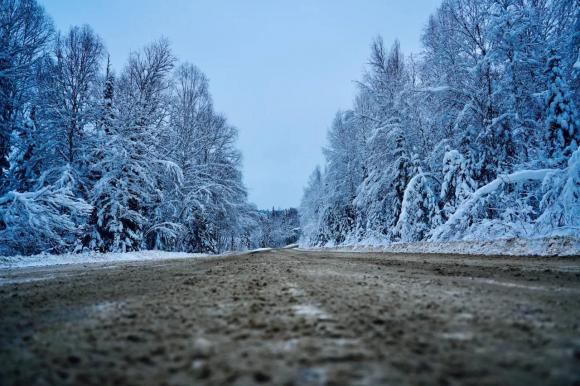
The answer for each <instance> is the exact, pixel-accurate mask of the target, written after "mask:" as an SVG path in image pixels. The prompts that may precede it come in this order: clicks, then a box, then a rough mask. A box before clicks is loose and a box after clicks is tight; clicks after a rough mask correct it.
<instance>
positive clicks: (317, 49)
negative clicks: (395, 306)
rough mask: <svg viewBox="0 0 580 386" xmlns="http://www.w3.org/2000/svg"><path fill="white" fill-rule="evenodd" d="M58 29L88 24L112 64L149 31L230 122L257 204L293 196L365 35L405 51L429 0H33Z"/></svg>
mask: <svg viewBox="0 0 580 386" xmlns="http://www.w3.org/2000/svg"><path fill="white" fill-rule="evenodd" d="M41 3H42V4H43V5H44V6H45V8H46V10H47V12H48V13H49V14H50V15H51V16H52V18H53V19H54V22H55V24H56V26H57V28H59V29H67V28H68V27H69V26H71V25H75V24H85V23H86V24H90V25H91V26H92V27H93V28H94V29H95V31H96V32H97V33H98V34H99V35H100V36H101V37H102V38H103V40H104V42H105V44H106V46H107V49H108V51H109V52H110V54H111V60H112V62H113V65H114V67H115V68H116V69H120V68H121V67H122V66H123V64H124V63H125V61H126V59H127V57H128V54H129V52H130V51H132V50H137V49H139V48H141V47H142V46H144V45H145V44H147V43H149V42H151V41H153V40H155V39H158V38H159V37H160V36H165V37H167V38H169V40H170V41H171V43H172V48H173V51H174V53H175V55H176V56H177V57H178V58H179V59H180V60H181V61H189V62H192V63H194V64H196V65H197V66H198V67H200V68H201V70H202V71H204V72H205V73H206V74H207V75H208V77H209V78H210V90H211V93H212V95H213V98H214V102H215V106H216V109H217V110H218V111H220V112H222V113H224V114H225V115H226V116H227V117H228V120H229V121H230V123H231V124H233V125H235V126H236V127H237V128H238V129H239V133H240V135H239V148H240V149H241V151H242V153H243V156H244V168H243V171H244V181H245V184H246V186H247V188H248V192H249V199H250V201H252V202H254V203H256V204H257V205H258V207H260V208H269V207H272V206H276V207H289V206H297V205H298V204H299V202H300V197H301V195H302V191H303V187H304V185H305V183H306V181H307V179H308V175H309V174H310V172H311V171H312V170H313V168H314V167H315V166H316V165H317V164H320V165H322V163H323V158H322V153H321V147H322V146H323V145H324V144H325V142H326V130H327V128H328V126H329V124H330V122H331V121H332V118H333V116H334V114H335V112H336V111H337V110H338V109H346V108H349V107H350V104H351V100H352V98H353V96H354V93H355V86H354V84H353V81H354V80H357V79H359V78H360V76H361V74H362V71H363V68H364V63H365V62H366V60H367V57H368V53H369V44H370V42H371V40H372V39H373V37H374V36H376V35H377V34H380V35H382V36H383V38H384V40H385V43H387V45H389V46H390V44H391V43H392V41H393V40H394V39H395V38H399V40H400V41H401V46H402V48H403V50H404V51H405V52H406V53H409V52H417V51H418V50H419V49H420V35H421V31H422V29H423V26H424V25H425V23H426V21H427V18H428V16H429V14H431V13H432V12H433V11H434V10H435V8H436V7H437V5H438V4H439V3H440V0H358V1H357V0H319V1H314V0H312V1H307V0H300V1H289V0H280V1H275V0H271V1H266V0H263V1H259V0H239V1H234V0H229V1H226V0H203V1H201V0H200V1H197V0H133V1H129V0H41Z"/></svg>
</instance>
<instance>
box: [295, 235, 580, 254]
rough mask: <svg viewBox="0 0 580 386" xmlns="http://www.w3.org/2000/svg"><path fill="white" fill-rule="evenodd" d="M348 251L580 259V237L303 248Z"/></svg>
mask: <svg viewBox="0 0 580 386" xmlns="http://www.w3.org/2000/svg"><path fill="white" fill-rule="evenodd" d="M301 249H304V250H332V251H348V252H391V253H433V254H436V253H449V254H459V255H487V256H494V255H496V256H497V255H505V256H580V238H575V237H547V238H536V239H523V238H511V239H500V240H485V241H441V242H439V241H437V242H435V241H420V242H414V243H390V244H385V245H364V244H356V245H350V246H341V247H320V248H301Z"/></svg>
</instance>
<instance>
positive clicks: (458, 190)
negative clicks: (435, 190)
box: [439, 149, 475, 219]
mask: <svg viewBox="0 0 580 386" xmlns="http://www.w3.org/2000/svg"><path fill="white" fill-rule="evenodd" d="M474 190H475V182H474V181H473V179H472V178H471V173H470V171H469V167H468V162H467V160H466V159H465V158H464V157H463V156H462V155H461V153H459V152H458V151H457V150H451V149H447V152H446V153H445V156H444V158H443V182H442V183H441V194H440V196H439V197H440V199H441V204H442V205H443V210H442V214H443V218H444V219H448V218H449V217H450V216H451V215H452V214H453V213H454V212H455V209H456V208H457V206H458V205H459V204H461V202H462V201H464V200H466V199H467V198H469V196H470V194H471V193H472V192H473V191H474Z"/></svg>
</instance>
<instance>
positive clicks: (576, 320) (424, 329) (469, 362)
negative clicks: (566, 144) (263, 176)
mask: <svg viewBox="0 0 580 386" xmlns="http://www.w3.org/2000/svg"><path fill="white" fill-rule="evenodd" d="M0 279H1V280H0V313H1V314H0V384H1V385H26V386H33V385H61V384H76V385H100V386H102V385H254V384H257V385H260V384H264V385H296V386H298V385H421V384H438V385H439V384H440V385H460V384H461V385H462V384H465V385H471V384H473V385H498V384H502V385H578V384H580V258H578V257H576V258H529V257H528V258H505V257H495V258H494V257H462V256H450V255H397V254H377V253H369V254H352V253H338V252H304V251H298V250H275V251H262V252H256V253H251V254H245V255H240V256H228V257H218V258H211V259H209V258H208V259H184V260H171V261H167V260H165V261H158V262H140V263H118V264H106V265H104V264H101V265H99V264H92V265H76V266H61V267H56V268H55V267H51V268H34V269H21V270H13V271H0Z"/></svg>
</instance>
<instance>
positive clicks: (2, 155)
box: [0, 0, 53, 194]
mask: <svg viewBox="0 0 580 386" xmlns="http://www.w3.org/2000/svg"><path fill="white" fill-rule="evenodd" d="M52 32H53V30H52V23H51V21H50V19H49V18H48V16H47V15H46V14H45V12H44V9H43V8H42V7H41V6H40V5H38V4H37V2H36V1H34V0H3V1H2V2H0V194H2V193H3V191H4V189H9V187H7V182H6V181H5V179H4V173H5V171H7V170H8V169H9V167H10V163H9V161H8V158H9V154H10V152H11V149H12V146H13V145H15V144H13V142H12V138H13V137H14V132H15V131H17V130H19V129H21V125H22V123H23V122H26V121H27V119H28V116H29V115H30V113H31V112H30V103H29V102H30V99H31V98H32V94H33V93H34V92H35V82H34V80H35V68H36V66H37V64H38V62H39V61H40V60H41V59H42V57H43V56H44V54H45V49H46V46H47V45H48V43H49V41H50V39H51V37H52ZM23 131H24V132H26V131H27V129H26V128H24V130H23ZM16 135H20V134H16ZM22 135H27V134H26V133H24V134H22ZM17 145H20V144H17ZM17 151H23V152H24V153H25V152H26V150H23V149H18V150H17Z"/></svg>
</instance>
